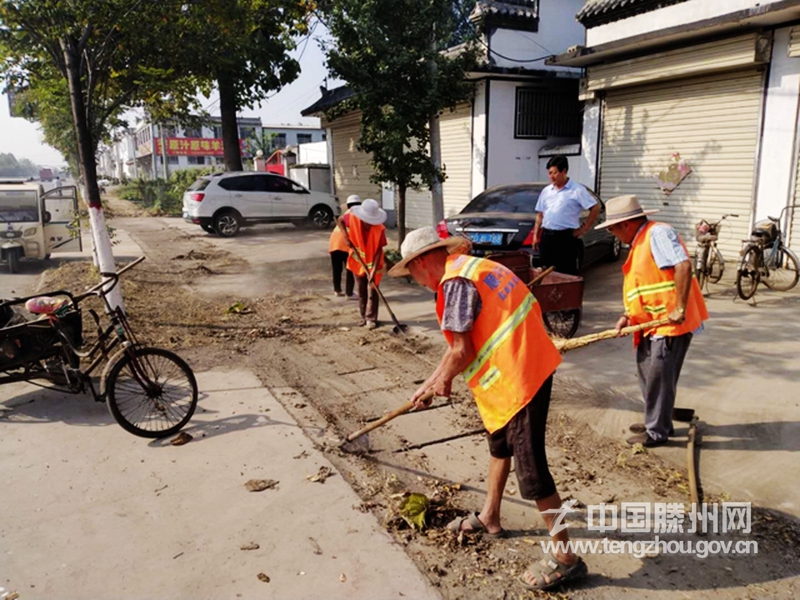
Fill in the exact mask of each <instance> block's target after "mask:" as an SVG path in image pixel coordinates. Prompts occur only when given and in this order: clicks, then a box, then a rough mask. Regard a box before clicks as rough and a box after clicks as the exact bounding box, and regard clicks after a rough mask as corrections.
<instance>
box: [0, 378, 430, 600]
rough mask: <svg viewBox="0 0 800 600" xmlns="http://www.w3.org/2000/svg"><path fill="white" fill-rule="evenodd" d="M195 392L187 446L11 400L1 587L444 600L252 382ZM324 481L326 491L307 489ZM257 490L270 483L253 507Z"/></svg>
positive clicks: (58, 592) (29, 398)
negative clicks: (322, 475)
mask: <svg viewBox="0 0 800 600" xmlns="http://www.w3.org/2000/svg"><path fill="white" fill-rule="evenodd" d="M198 384H199V387H200V389H201V390H202V397H201V401H200V407H201V408H200V409H199V410H198V413H197V414H196V415H195V417H194V419H193V420H192V422H191V424H190V426H189V427H187V428H186V429H185V430H184V431H186V432H188V433H190V434H191V435H192V436H193V437H194V439H193V441H191V442H190V443H188V444H186V445H184V446H171V445H170V444H169V443H168V441H167V440H164V441H148V440H146V439H143V438H137V437H134V436H132V435H130V434H128V433H126V432H125V431H124V430H123V429H122V428H121V427H119V426H118V425H117V424H116V423H115V422H114V421H113V420H112V418H111V416H110V415H109V413H108V411H107V410H106V408H105V406H103V405H98V404H95V403H94V402H92V401H91V400H90V399H89V398H88V397H86V396H66V395H61V394H55V393H53V392H48V391H43V390H40V389H37V388H33V387H30V386H23V385H19V386H16V388H15V389H13V390H11V392H12V393H11V395H10V396H5V398H6V399H5V400H4V401H0V421H2V423H1V426H2V431H3V435H2V436H0V472H2V473H3V489H4V490H5V492H6V493H5V494H4V501H3V518H2V519H1V520H0V556H2V557H3V559H2V573H0V586H2V587H4V588H5V589H6V590H8V591H16V592H18V593H19V594H20V595H21V597H22V598H30V599H34V598H65V599H76V600H77V599H78V598H120V599H122V598H297V599H302V598H309V599H310V598H348V599H359V598H360V599H364V600H371V599H373V598H378V597H380V598H401V597H403V596H405V597H406V598H419V599H433V598H438V597H439V596H438V594H437V593H436V592H435V590H434V589H433V588H431V586H430V584H429V583H428V581H427V579H426V578H425V577H424V576H423V575H422V574H421V573H420V572H419V571H418V570H417V568H416V566H415V565H414V563H413V562H412V561H411V559H410V558H409V557H408V556H407V555H406V554H405V552H404V551H403V549H402V548H401V547H400V546H398V545H397V544H396V543H395V542H394V540H393V539H392V538H391V537H390V536H389V535H388V534H387V533H386V532H385V531H383V530H382V529H381V528H380V526H379V524H378V523H377V522H376V520H375V518H374V517H373V516H372V515H371V514H370V513H369V512H361V511H359V510H358V506H359V505H360V502H361V501H360V499H359V497H358V496H357V495H356V494H355V493H354V492H353V491H352V489H351V488H350V485H349V484H348V482H347V481H345V480H344V479H343V477H342V475H340V474H339V473H337V472H336V471H335V469H334V468H333V466H332V465H331V464H330V463H329V462H328V461H327V459H326V458H325V457H324V455H322V454H321V453H320V452H319V451H317V450H316V449H315V446H314V444H313V443H312V442H311V440H310V439H309V438H308V437H306V435H304V433H303V431H302V430H301V429H300V428H299V426H298V424H297V423H296V422H295V421H294V419H293V418H292V417H291V416H290V415H289V413H288V412H286V410H285V409H284V408H283V407H282V406H281V404H280V403H279V402H278V401H277V400H276V398H275V395H273V393H272V391H270V390H267V389H265V388H262V387H261V384H260V382H259V381H258V379H257V378H256V377H255V376H254V375H252V374H251V373H249V372H247V371H233V372H207V373H199V374H198ZM9 390H10V388H6V389H5V390H4V393H7V392H8V391H9ZM277 393H283V394H292V398H293V400H294V401H295V402H301V401H302V396H300V395H299V394H298V393H297V392H295V391H294V390H286V389H284V390H278V391H276V394H277ZM316 433H317V434H318V435H319V432H316ZM320 469H330V471H331V472H332V475H331V476H330V477H329V478H328V479H327V480H324V483H319V482H313V481H311V480H310V479H309V478H310V477H312V476H314V475H315V474H318V473H319V472H320ZM250 479H271V480H275V481H277V482H278V483H277V484H276V486H275V487H274V489H267V490H265V491H263V492H258V493H253V492H248V491H247V490H246V489H245V483H246V482H247V481H248V480H250ZM253 544H255V545H257V547H253V546H252V545H253ZM248 546H249V547H251V548H252V549H249V550H248V549H243V547H248ZM260 573H263V574H264V575H265V576H266V577H267V578H268V581H262V580H261V579H259V574H260ZM376 590H380V591H379V592H377V591H376Z"/></svg>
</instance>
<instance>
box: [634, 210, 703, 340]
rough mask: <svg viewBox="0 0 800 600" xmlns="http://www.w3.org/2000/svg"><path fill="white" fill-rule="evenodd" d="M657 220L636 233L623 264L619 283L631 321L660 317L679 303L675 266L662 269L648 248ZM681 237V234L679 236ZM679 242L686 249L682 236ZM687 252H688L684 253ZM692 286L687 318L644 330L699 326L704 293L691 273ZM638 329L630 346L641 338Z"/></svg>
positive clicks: (667, 332)
mask: <svg viewBox="0 0 800 600" xmlns="http://www.w3.org/2000/svg"><path fill="white" fill-rule="evenodd" d="M655 225H662V223H658V222H657V221H648V222H647V223H646V224H645V225H644V226H643V228H642V230H641V231H639V233H638V234H637V235H636V238H635V239H634V240H633V244H632V245H631V251H630V254H629V255H628V260H626V261H625V264H624V265H623V266H622V272H623V273H624V274H625V282H624V284H623V286H622V293H623V302H624V303H625V312H626V313H627V314H628V316H629V317H630V324H631V325H637V324H639V323H647V322H648V321H655V320H656V319H663V318H664V317H666V316H667V315H669V314H670V313H671V312H672V311H673V310H675V308H676V306H677V304H678V292H677V288H676V287H675V269H674V268H669V269H661V268H659V266H658V264H657V263H656V261H655V259H654V258H653V253H652V252H651V251H650V233H651V232H652V229H653V227H654V226H655ZM679 239H680V238H679ZM680 242H681V246H683V249H684V250H686V245H685V244H684V243H683V240H680ZM686 255H687V256H689V253H688V252H687V253H686ZM691 285H692V287H691V290H690V291H689V300H688V301H687V303H686V313H685V314H686V319H685V320H684V322H683V323H681V324H680V325H677V324H673V325H662V326H660V327H656V328H655V329H650V330H648V331H647V335H663V336H670V337H674V336H678V335H683V334H684V333H689V332H692V331H694V330H695V329H697V328H698V327H700V325H701V324H702V323H703V321H705V320H706V319H708V310H707V309H706V303H705V300H703V293H702V292H701V291H700V286H699V284H698V283H697V279H695V277H694V276H692V284H691ZM641 335H642V334H640V333H638V334H636V335H634V336H633V346H634V347H636V346H638V345H639V342H640V341H641Z"/></svg>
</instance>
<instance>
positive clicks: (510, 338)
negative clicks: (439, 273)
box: [436, 254, 561, 433]
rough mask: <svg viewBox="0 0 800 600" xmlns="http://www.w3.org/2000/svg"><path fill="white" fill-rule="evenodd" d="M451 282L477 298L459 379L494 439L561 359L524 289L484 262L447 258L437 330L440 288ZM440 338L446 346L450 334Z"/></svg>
mask: <svg viewBox="0 0 800 600" xmlns="http://www.w3.org/2000/svg"><path fill="white" fill-rule="evenodd" d="M455 277H461V278H464V279H468V280H470V281H472V282H473V284H475V287H476V289H477V290H478V294H479V295H480V298H481V311H480V313H479V314H478V317H477V318H476V319H475V323H474V325H473V328H472V331H470V332H469V333H468V335H469V336H470V338H471V340H472V344H473V347H474V348H475V352H476V356H475V358H474V359H473V361H472V362H471V363H470V364H469V365H468V366H467V368H466V369H464V372H463V375H464V378H465V379H466V380H467V385H469V387H470V390H471V391H472V393H473V395H474V396H475V402H476V403H477V405H478V411H479V412H480V415H481V419H482V420H483V424H484V426H485V427H486V429H487V431H489V432H490V433H494V432H495V431H497V430H498V429H501V428H502V427H504V426H505V425H506V424H507V423H508V422H509V421H510V420H511V419H512V417H513V416H514V415H515V414H517V412H519V410H520V409H521V408H522V407H524V406H525V405H526V404H528V402H530V401H531V399H532V398H533V396H534V395H536V392H537V391H538V390H539V388H540V387H541V386H542V384H543V383H544V382H545V381H546V380H547V378H548V377H550V375H552V374H553V371H555V370H556V367H558V365H559V364H560V363H561V355H560V354H559V353H558V350H556V348H555V346H554V345H553V342H552V341H551V340H550V338H549V337H548V335H547V332H546V331H545V329H544V325H543V323H542V314H541V309H540V307H539V304H538V303H537V302H536V299H535V298H534V297H533V296H532V295H531V293H530V292H529V291H528V288H527V287H526V286H525V284H524V283H522V281H520V280H519V278H517V277H516V276H515V275H514V274H513V273H512V272H511V271H510V270H509V269H507V268H506V267H504V266H502V265H500V264H498V263H495V262H493V261H490V260H487V259H482V258H475V257H471V256H467V255H463V254H461V255H451V256H450V257H448V259H447V266H446V269H445V275H444V277H443V278H442V281H441V283H440V284H439V290H438V294H437V298H436V312H437V315H438V317H439V323H440V324H441V322H442V315H443V314H444V289H443V285H444V283H445V282H446V281H448V280H450V279H453V278H455ZM442 333H443V334H444V336H445V339H447V343H448V344H450V345H452V343H453V334H452V333H451V332H449V331H443V332H442Z"/></svg>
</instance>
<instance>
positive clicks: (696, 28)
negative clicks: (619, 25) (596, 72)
mask: <svg viewBox="0 0 800 600" xmlns="http://www.w3.org/2000/svg"><path fill="white" fill-rule="evenodd" d="M798 18H800V6H798V4H797V1H796V0H783V1H782V2H775V3H773V4H770V5H767V6H758V7H754V8H748V9H744V10H740V11H736V12H733V13H729V14H727V15H722V16H720V17H714V18H712V19H705V20H703V21H697V22H695V23H687V24H684V25H677V26H675V27H670V28H667V29H662V30H659V31H653V32H650V33H643V34H640V35H636V36H632V37H629V38H624V39H621V40H616V41H614V42H608V43H606V44H598V45H597V46H591V47H585V46H574V47H572V48H570V49H569V50H567V51H566V52H563V53H562V54H557V55H555V56H551V57H550V58H548V59H546V60H545V64H546V65H551V66H560V67H588V66H591V65H596V64H598V63H601V62H604V61H608V60H613V59H616V58H618V57H622V56H625V55H628V54H632V53H634V52H636V53H641V51H642V50H649V49H654V48H658V47H660V46H665V45H668V44H672V43H675V42H680V41H683V40H689V39H692V38H697V37H701V36H704V35H709V36H710V35H719V34H724V33H729V32H733V31H736V32H742V33H744V32H745V31H749V30H752V29H757V28H760V27H769V26H774V25H777V24H779V23H782V22H787V21H792V20H795V19H798Z"/></svg>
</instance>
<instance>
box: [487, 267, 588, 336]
mask: <svg viewBox="0 0 800 600" xmlns="http://www.w3.org/2000/svg"><path fill="white" fill-rule="evenodd" d="M486 258H488V259H490V260H493V261H495V262H498V263H500V264H501V265H504V266H505V267H507V268H509V269H511V271H513V272H514V274H515V275H516V276H517V277H519V278H520V279H521V280H522V282H523V283H525V284H526V285H528V284H529V283H531V281H532V280H533V279H534V277H535V276H536V274H537V271H536V270H534V269H533V268H532V267H531V262H530V255H529V254H528V253H527V252H504V253H497V254H490V255H488V256H487V257H486ZM583 286H584V282H583V277H579V276H578V275H567V274H565V273H555V272H553V273H549V274H547V275H546V276H545V277H544V278H543V279H542V280H541V281H539V282H536V283H534V284H533V285H531V286H530V289H531V293H532V294H533V295H534V297H535V298H536V300H537V301H538V302H539V306H540V307H541V309H542V318H543V319H544V325H545V327H547V330H548V331H549V332H550V333H552V334H553V335H555V336H558V337H562V338H570V337H572V336H573V335H575V333H576V332H577V331H578V327H580V324H581V313H582V310H583Z"/></svg>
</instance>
